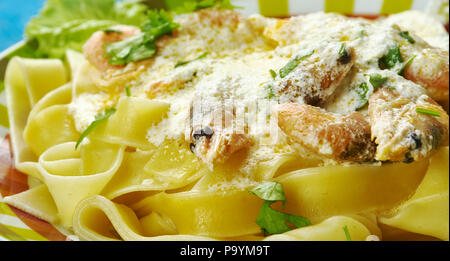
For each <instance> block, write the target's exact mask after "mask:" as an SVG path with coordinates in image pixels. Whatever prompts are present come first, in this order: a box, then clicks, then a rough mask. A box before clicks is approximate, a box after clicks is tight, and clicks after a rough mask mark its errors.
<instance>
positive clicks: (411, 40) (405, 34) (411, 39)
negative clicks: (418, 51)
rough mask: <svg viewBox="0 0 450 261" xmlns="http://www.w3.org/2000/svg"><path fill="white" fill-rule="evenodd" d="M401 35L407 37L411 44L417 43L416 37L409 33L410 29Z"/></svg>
mask: <svg viewBox="0 0 450 261" xmlns="http://www.w3.org/2000/svg"><path fill="white" fill-rule="evenodd" d="M400 36H401V37H403V38H405V39H406V40H408V42H409V43H410V44H414V43H416V40H414V38H412V37H411V36H410V35H409V32H408V31H403V32H400Z"/></svg>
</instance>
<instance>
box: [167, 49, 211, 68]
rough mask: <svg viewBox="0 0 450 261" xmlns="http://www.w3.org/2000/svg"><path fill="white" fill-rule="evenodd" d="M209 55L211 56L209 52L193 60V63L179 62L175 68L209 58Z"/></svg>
mask: <svg viewBox="0 0 450 261" xmlns="http://www.w3.org/2000/svg"><path fill="white" fill-rule="evenodd" d="M208 54H209V52H204V53H202V54H201V55H200V56H199V57H197V58H195V59H194V60H191V61H179V62H177V64H175V68H177V67H180V66H183V65H185V64H188V63H190V62H193V61H197V60H200V59H203V58H205V57H206V56H208Z"/></svg>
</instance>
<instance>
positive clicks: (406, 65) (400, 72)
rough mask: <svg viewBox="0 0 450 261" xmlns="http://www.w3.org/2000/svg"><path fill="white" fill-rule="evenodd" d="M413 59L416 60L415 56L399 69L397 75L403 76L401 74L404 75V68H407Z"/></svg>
mask: <svg viewBox="0 0 450 261" xmlns="http://www.w3.org/2000/svg"><path fill="white" fill-rule="evenodd" d="M414 58H416V55H414V56H411V57H410V58H409V59H408V60H407V61H406V62H405V63H404V64H403V65H402V68H400V70H399V71H398V75H400V76H403V74H404V73H405V69H406V67H408V66H409V65H410V64H411V63H412V61H413V60H414Z"/></svg>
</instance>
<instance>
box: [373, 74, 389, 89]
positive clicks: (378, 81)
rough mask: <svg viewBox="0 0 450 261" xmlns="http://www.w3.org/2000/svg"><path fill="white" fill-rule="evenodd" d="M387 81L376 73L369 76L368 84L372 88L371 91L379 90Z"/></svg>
mask: <svg viewBox="0 0 450 261" xmlns="http://www.w3.org/2000/svg"><path fill="white" fill-rule="evenodd" d="M387 80H388V78H387V77H383V76H381V75H380V74H378V73H374V74H371V75H370V76H369V82H370V84H372V86H373V91H375V90H376V89H378V88H380V87H381V86H382V85H383V84H385V83H386V82H387Z"/></svg>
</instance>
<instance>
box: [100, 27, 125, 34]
mask: <svg viewBox="0 0 450 261" xmlns="http://www.w3.org/2000/svg"><path fill="white" fill-rule="evenodd" d="M103 32H105V34H112V33H115V34H123V32H122V31H120V30H116V29H111V28H106V29H103Z"/></svg>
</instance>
